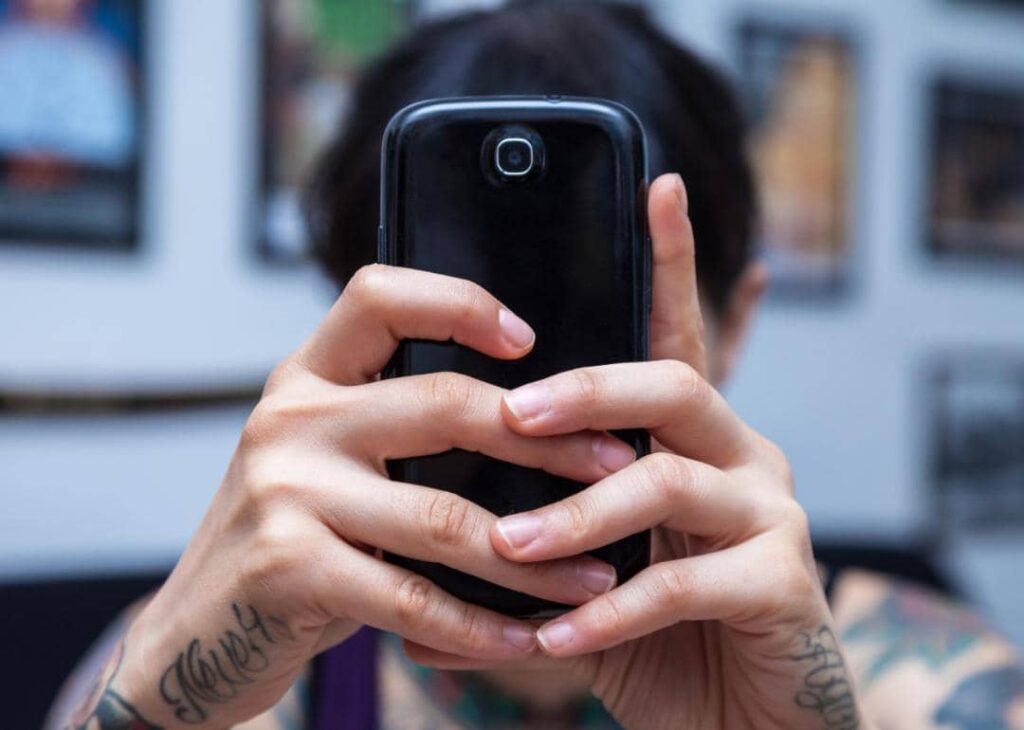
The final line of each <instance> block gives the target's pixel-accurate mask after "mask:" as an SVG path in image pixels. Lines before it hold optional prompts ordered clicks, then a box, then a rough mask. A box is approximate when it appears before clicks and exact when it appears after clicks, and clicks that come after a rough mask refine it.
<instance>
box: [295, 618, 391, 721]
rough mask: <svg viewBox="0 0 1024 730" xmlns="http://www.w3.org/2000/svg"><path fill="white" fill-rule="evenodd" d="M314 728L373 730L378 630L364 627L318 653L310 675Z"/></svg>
mask: <svg viewBox="0 0 1024 730" xmlns="http://www.w3.org/2000/svg"><path fill="white" fill-rule="evenodd" d="M310 704H311V707H312V710H313V716H312V718H311V719H312V723H311V727H312V728H315V729H316V730H376V728H377V632H376V631H375V630H374V629H371V628H369V627H364V628H362V629H360V630H359V631H357V632H356V633H355V634H353V635H352V636H351V637H349V638H348V639H347V640H346V641H345V642H344V643H343V644H340V645H339V646H336V647H334V648H333V649H331V650H330V651H327V652H325V653H324V654H323V655H321V657H320V659H319V661H318V662H317V664H316V671H315V674H314V677H313V697H312V702H311V703H310Z"/></svg>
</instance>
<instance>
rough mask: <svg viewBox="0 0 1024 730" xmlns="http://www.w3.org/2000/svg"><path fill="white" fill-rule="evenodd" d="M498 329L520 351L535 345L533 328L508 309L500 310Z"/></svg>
mask: <svg viewBox="0 0 1024 730" xmlns="http://www.w3.org/2000/svg"><path fill="white" fill-rule="evenodd" d="M498 327H499V328H500V329H501V334H503V335H504V336H505V339H506V340H508V341H509V343H510V344H511V345H512V346H513V347H516V348H518V349H520V350H522V349H525V348H527V347H529V346H530V345H532V344H533V340H534V338H535V337H536V335H535V334H534V333H533V328H532V327H530V325H528V324H526V322H524V321H523V320H521V319H519V317H517V316H516V315H514V314H512V312H510V311H508V310H507V309H504V308H502V309H499V310H498Z"/></svg>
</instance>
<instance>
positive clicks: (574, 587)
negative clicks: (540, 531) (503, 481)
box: [316, 477, 615, 605]
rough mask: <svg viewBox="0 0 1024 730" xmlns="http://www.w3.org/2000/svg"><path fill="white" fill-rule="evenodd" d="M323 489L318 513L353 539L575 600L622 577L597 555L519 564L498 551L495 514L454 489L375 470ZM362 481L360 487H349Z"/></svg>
mask: <svg viewBox="0 0 1024 730" xmlns="http://www.w3.org/2000/svg"><path fill="white" fill-rule="evenodd" d="M370 479H371V480H372V481H371V482H370V483H367V482H366V481H362V482H360V483H359V484H358V485H355V486H348V487H343V488H341V489H334V490H326V491H324V492H321V493H320V494H319V495H318V498H317V499H316V503H317V507H316V509H317V511H318V513H319V517H320V518H321V519H322V520H323V521H324V522H326V523H327V524H328V525H329V526H330V527H331V528H332V529H333V530H334V531H335V532H336V533H337V534H339V535H342V536H344V537H345V539H346V540H351V541H355V542H357V543H364V544H367V545H372V546H374V547H377V548H381V549H382V550H385V551H387V552H391V553H395V554H397V555H402V556H405V557H408V558H413V559H415V560H425V561H429V562H433V563H442V564H444V565H447V566H449V567H451V568H455V569H456V570H460V571H462V572H464V573H469V574H470V575H475V576H477V577H478V578H483V579H484V580H487V581H490V582H491V583H496V584H498V585H500V586H504V587H506V588H511V589H512V590H516V591H520V592H523V593H527V594H529V595H532V596H538V597H540V598H544V599H547V600H551V601H556V602H558V603H565V604H570V605H576V604H579V603H582V602H584V601H587V600H590V599H591V598H593V597H594V596H595V595H599V594H601V593H604V592H605V591H607V590H609V589H610V588H611V587H612V586H613V585H615V569H614V568H613V567H612V566H611V565H609V564H608V563H605V562H604V561H601V560H598V559H597V558H593V557H590V556H586V555H584V556H579V557H572V558H566V559H562V560H552V561H547V562H544V563H530V564H523V565H520V564H516V563H513V562H510V561H508V560H506V559H504V558H503V557H501V556H500V555H498V554H497V553H496V552H495V550H494V548H493V547H492V545H491V541H490V537H489V533H490V530H491V526H492V525H493V524H494V521H495V519H496V518H495V516H494V515H493V514H491V513H490V512H488V511H487V510H485V509H484V508H482V507H480V506H479V505H476V504H474V503H473V502H471V501H469V500H468V499H464V498H462V497H460V496H458V495H456V494H453V493H451V492H447V491H444V490H442V489H432V488H429V487H421V486H417V485H412V484H402V483H400V482H392V481H389V480H387V479H382V478H378V477H370ZM351 489H358V492H359V494H358V495H353V494H351V493H348V492H349V491H350V490H351Z"/></svg>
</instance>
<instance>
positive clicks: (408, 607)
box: [315, 544, 536, 661]
mask: <svg viewBox="0 0 1024 730" xmlns="http://www.w3.org/2000/svg"><path fill="white" fill-rule="evenodd" d="M338 548H339V546H338V545H337V544H335V545H334V546H332V548H331V550H330V551H329V557H326V558H325V559H322V560H320V561H319V562H320V565H319V566H318V567H319V568H321V569H320V570H319V572H318V574H319V575H321V577H322V578H323V580H322V581H321V582H320V583H319V584H318V585H317V586H316V588H315V591H316V599H317V601H318V602H319V603H320V605H323V606H324V607H325V609H326V610H327V611H329V612H330V613H331V615H334V616H347V617H351V618H352V619H355V620H356V621H358V622H360V623H363V624H366V625H369V626H373V627H375V628H378V629H382V630H384V631H392V632H394V633H396V634H399V635H400V636H403V637H406V638H409V639H412V640H413V641H415V642H417V643H420V644H423V645H425V646H429V647H432V648H434V649H438V650H441V651H445V652H449V653H452V654H459V655H462V656H467V657H474V658H477V659H487V660H495V661H502V660H509V659H514V658H516V657H522V656H524V655H527V654H529V653H530V652H531V651H533V650H534V648H535V645H536V644H535V640H534V632H533V627H531V626H530V624H528V623H526V622H524V621H517V620H516V619H512V618H509V617H507V616H502V615H501V614H498V613H495V612H493V611H488V610H487V609H484V608H480V607H479V606H473V605H470V604H468V603H464V602H463V601H460V600H458V599H457V598H455V597H453V596H451V595H450V594H448V593H445V592H444V591H443V590H441V589H440V588H438V587H437V586H436V585H434V584H433V583H431V582H430V581H429V580H427V579H426V578H424V577H422V576H420V575H416V574H415V573H412V572H410V571H408V570H405V569H403V568H399V567H398V566H395V565H391V564H389V563H385V562H383V561H382V560H379V559H377V558H375V557H373V556H371V555H367V554H365V553H362V552H360V551H358V550H355V549H353V548H351V547H349V546H347V545H342V546H341V548H342V550H339V549H338Z"/></svg>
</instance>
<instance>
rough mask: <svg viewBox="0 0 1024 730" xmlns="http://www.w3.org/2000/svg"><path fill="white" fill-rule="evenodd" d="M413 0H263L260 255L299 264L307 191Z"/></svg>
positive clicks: (409, 17)
mask: <svg viewBox="0 0 1024 730" xmlns="http://www.w3.org/2000/svg"><path fill="white" fill-rule="evenodd" d="M417 5H418V3H417V2H416V0H347V1H346V2H344V3H338V2H332V0H260V36H261V59H260V64H261V67H262V74H261V76H262V82H261V89H260V96H261V117H262V124H261V143H260V168H261V172H260V183H259V195H258V197H259V205H258V210H259V213H258V215H257V219H258V220H257V233H256V250H257V253H258V256H259V258H260V259H261V260H262V261H263V262H264V263H268V264H271V265H294V264H301V263H302V262H304V261H306V260H307V259H308V258H309V254H310V242H309V240H308V235H307V233H306V230H305V222H304V220H303V216H302V211H301V194H302V188H303V186H304V184H305V182H306V180H307V179H308V176H309V174H310V172H311V170H312V166H313V164H314V162H315V159H316V157H317V156H318V154H319V153H320V152H321V151H322V150H323V149H324V147H325V145H326V144H327V143H328V142H329V141H330V140H331V139H332V138H333V137H334V136H335V135H337V134H338V133H339V131H340V128H339V120H340V119H341V118H342V117H343V116H344V112H345V107H346V103H347V100H348V95H349V94H350V93H351V90H352V87H353V86H354V84H355V82H356V78H357V76H358V72H359V68H360V67H361V66H362V64H363V63H365V62H366V61H367V60H368V59H369V58H371V57H372V56H374V55H375V54H377V53H379V52H381V51H382V50H383V49H384V48H385V47H386V46H387V45H388V44H389V43H390V42H391V41H392V40H394V39H395V38H396V37H397V36H398V35H400V34H401V33H402V32H404V31H405V30H406V29H407V28H408V27H410V25H411V24H412V22H413V20H414V19H415V17H416V12H417Z"/></svg>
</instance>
